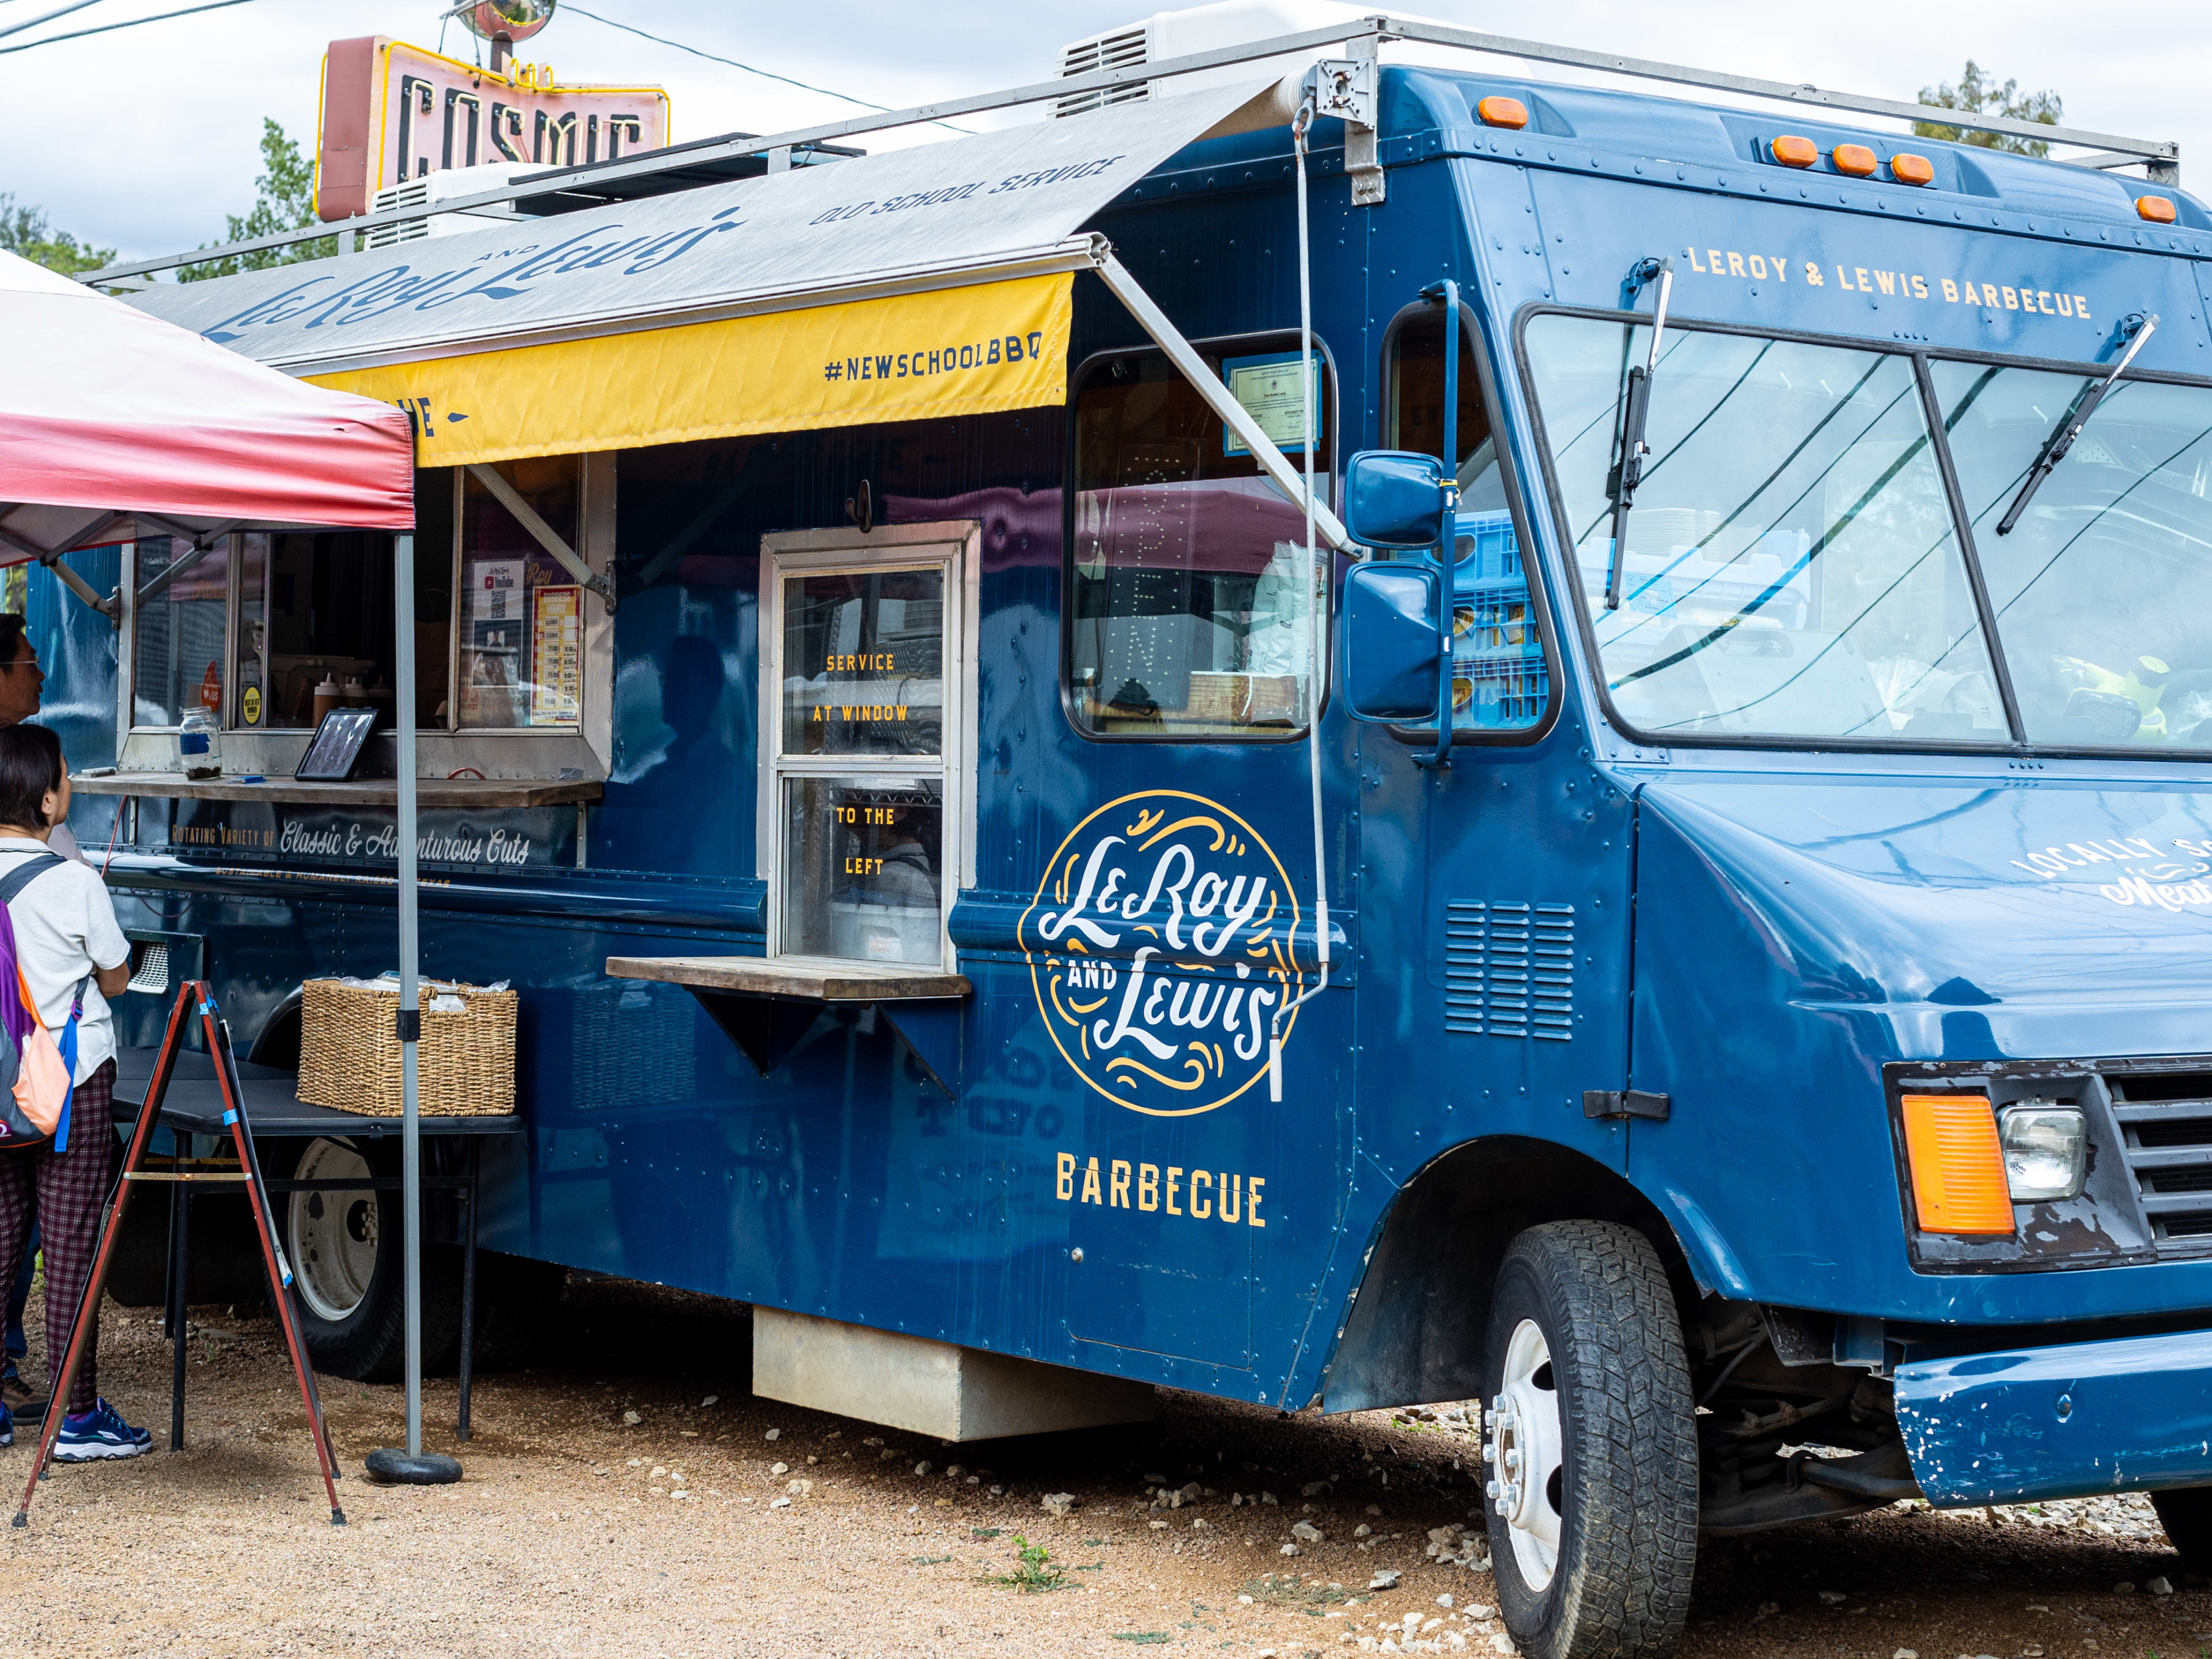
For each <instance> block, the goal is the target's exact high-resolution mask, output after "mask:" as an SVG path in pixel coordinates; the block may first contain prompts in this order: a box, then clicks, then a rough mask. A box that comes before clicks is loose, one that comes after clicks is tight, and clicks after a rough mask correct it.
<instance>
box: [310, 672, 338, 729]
mask: <svg viewBox="0 0 2212 1659" xmlns="http://www.w3.org/2000/svg"><path fill="white" fill-rule="evenodd" d="M340 696H341V694H340V692H339V690H338V681H337V675H335V674H325V675H324V676H323V680H322V684H319V685H318V686H316V688H315V724H316V725H317V726H320V725H321V724H322V723H323V716H324V715H325V714H329V713H330V712H331V709H333V708H337V706H338V702H339V698H340Z"/></svg>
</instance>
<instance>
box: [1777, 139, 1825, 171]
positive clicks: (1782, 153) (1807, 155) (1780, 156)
mask: <svg viewBox="0 0 2212 1659" xmlns="http://www.w3.org/2000/svg"><path fill="white" fill-rule="evenodd" d="M1769 148H1770V149H1772V150H1773V151H1774V159H1775V160H1776V161H1779V162H1781V163H1782V165H1783V166H1784V167H1811V166H1812V165H1813V163H1814V162H1815V161H1819V160H1820V146H1819V145H1818V144H1816V143H1814V142H1813V141H1812V140H1811V139H1810V138H1800V137H1796V135H1795V134H1792V133H1784V135H1783V136H1782V137H1779V138H1777V139H1776V140H1775V141H1774V143H1772V144H1771V146H1769Z"/></svg>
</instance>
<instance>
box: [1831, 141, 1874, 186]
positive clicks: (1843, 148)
mask: <svg viewBox="0 0 2212 1659" xmlns="http://www.w3.org/2000/svg"><path fill="white" fill-rule="evenodd" d="M1830 159H1831V160H1832V161H1834V162H1835V164H1836V171H1837V172H1838V173H1849V174H1850V176H1851V177H1852V178H1854V179H1871V178H1872V177H1873V176H1874V170H1875V168H1876V167H1880V166H1881V158H1880V157H1878V156H1877V155H1875V153H1874V152H1873V151H1872V150H1870V149H1868V148H1867V147H1866V146H1865V145H1864V144H1838V145H1837V146H1836V148H1835V150H1834V152H1833V154H1832V155H1831V157H1830Z"/></svg>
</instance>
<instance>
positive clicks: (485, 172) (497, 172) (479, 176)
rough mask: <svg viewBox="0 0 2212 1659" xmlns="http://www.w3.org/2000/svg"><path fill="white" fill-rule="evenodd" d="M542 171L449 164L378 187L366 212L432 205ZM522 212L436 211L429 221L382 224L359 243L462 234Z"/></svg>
mask: <svg viewBox="0 0 2212 1659" xmlns="http://www.w3.org/2000/svg"><path fill="white" fill-rule="evenodd" d="M543 171H544V169H543V168H540V167H531V166H528V165H523V166H517V165H514V164H513V163H511V162H507V161H494V162H491V163H489V164H487V165H485V166H483V167H448V168H447V169H446V170H445V171H444V172H442V173H424V174H423V175H422V177H421V178H419V179H408V180H407V181H406V182H405V183H404V184H398V185H386V186H385V187H384V188H383V189H382V190H380V191H377V192H376V194H375V195H374V197H371V198H370V200H369V211H370V212H372V213H382V212H385V211H386V210H388V209H392V208H419V207H435V206H436V205H437V204H439V203H441V202H450V201H453V200H454V199H455V198H456V197H462V196H475V195H477V194H480V193H481V192H483V191H487V190H497V189H498V188H499V187H500V186H501V185H504V184H507V183H508V182H510V181H511V180H513V179H515V178H516V177H517V176H518V175H520V174H522V173H535V172H543ZM520 217H521V215H520V214H519V213H517V212H516V211H515V210H514V209H513V206H512V205H511V204H502V205H495V206H490V207H477V208H469V209H467V210H465V211H462V212H459V213H439V214H434V215H432V216H430V217H429V218H427V219H410V221H408V222H406V223H405V224H402V225H383V226H380V227H379V228H377V229H374V230H371V231H367V232H364V233H363V234H362V244H363V246H368V247H372V248H377V247H392V246H397V245H398V244H399V243H401V242H414V241H420V240H422V239H423V238H424V237H426V236H459V235H464V234H466V233H468V232H470V231H473V230H484V229H488V228H489V222H493V221H498V220H511V219H519V218H520Z"/></svg>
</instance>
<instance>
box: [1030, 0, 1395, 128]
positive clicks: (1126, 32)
mask: <svg viewBox="0 0 2212 1659" xmlns="http://www.w3.org/2000/svg"><path fill="white" fill-rule="evenodd" d="M1373 15H1374V13H1373V12H1372V11H1370V10H1367V9H1363V8H1361V7H1358V6H1352V5H1344V4H1340V3H1338V0H1220V3H1218V4H1217V5H1211V6H1197V7H1194V8H1192V9H1190V10H1188V11H1157V12H1154V13H1153V14H1152V15H1151V16H1150V17H1147V18H1146V19H1145V20H1144V21H1141V22H1137V23H1130V24H1127V25H1125V26H1124V27H1121V28H1117V29H1109V30H1108V31H1107V32H1106V33H1103V34H1094V35H1092V36H1091V38H1090V39H1089V40H1077V41H1073V42H1071V43H1070V44H1069V45H1067V46H1064V47H1062V48H1061V49H1060V79H1061V80H1063V81H1065V80H1066V79H1068V78H1069V77H1071V76H1078V75H1088V74H1090V73H1091V71H1092V70H1111V69H1134V68H1137V67H1139V66H1140V65H1142V64H1157V63H1159V62H1161V61H1162V60H1164V59H1165V58H1181V57H1183V56H1185V55H1187V54H1188V53H1190V52H1211V51H1212V49H1213V48H1215V47H1216V46H1239V45H1242V44H1243V42H1245V41H1247V40H1266V39H1267V38H1268V37H1269V36H1270V35H1276V34H1303V33H1305V32H1306V31H1307V30H1309V29H1321V28H1328V27H1330V26H1331V25H1332V24H1336V23H1357V22H1358V21H1361V20H1362V19H1364V18H1367V17H1371V16H1373ZM1342 56H1344V49H1343V48H1342V47H1341V46H1338V47H1335V48H1333V49H1326V50H1318V51H1314V52H1305V53H1303V54H1285V56H1283V57H1281V58H1267V59H1265V60H1261V61H1255V62H1253V63H1249V64H1229V65H1227V66H1226V67H1225V68H1222V69H1218V70H1200V72H1199V73H1197V74H1195V75H1178V76H1176V77H1175V78H1174V79H1173V80H1171V81H1166V82H1158V83H1157V84H1158V85H1159V87H1160V88H1161V94H1160V95H1161V96H1163V97H1171V96H1173V95H1174V94H1176V93H1182V92H1197V91H1200V89H1202V88H1206V87H1215V86H1232V85H1234V84H1235V83H1237V82H1239V81H1255V80H1257V79H1259V78H1260V77H1261V76H1263V75H1269V74H1273V75H1275V76H1285V75H1295V74H1297V73H1299V72H1301V71H1302V70H1304V69H1305V67H1306V66H1307V65H1308V64H1312V63H1315V62H1316V61H1317V60H1319V59H1321V58H1341V57H1342ZM1155 84H1156V83H1155V82H1151V81H1131V82H1124V83H1123V84H1122V85H1121V86H1118V87H1109V88H1103V89H1102V90H1095V91H1091V92H1075V93H1070V94H1067V95H1066V97H1064V98H1060V99H1058V100H1054V104H1053V111H1052V112H1053V113H1054V115H1055V116H1061V115H1081V114H1084V113H1085V112H1087V111H1090V110H1094V109H1105V108H1107V107H1109V106H1111V105H1115V104H1136V103H1142V102H1144V101H1145V100H1147V99H1149V98H1151V97H1152V88H1153V86H1154V85H1155Z"/></svg>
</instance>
